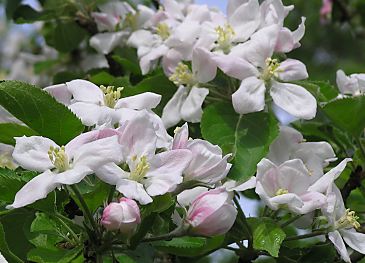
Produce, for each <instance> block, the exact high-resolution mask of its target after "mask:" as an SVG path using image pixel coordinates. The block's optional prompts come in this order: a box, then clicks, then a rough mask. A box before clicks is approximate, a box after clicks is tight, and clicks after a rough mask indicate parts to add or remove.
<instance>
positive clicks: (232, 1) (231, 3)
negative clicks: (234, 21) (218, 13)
mask: <svg viewBox="0 0 365 263" xmlns="http://www.w3.org/2000/svg"><path fill="white" fill-rule="evenodd" d="M247 2H248V0H228V4H227V16H228V17H230V16H231V15H232V14H233V13H234V12H235V11H236V10H237V8H238V7H240V6H241V5H243V4H245V3H247Z"/></svg>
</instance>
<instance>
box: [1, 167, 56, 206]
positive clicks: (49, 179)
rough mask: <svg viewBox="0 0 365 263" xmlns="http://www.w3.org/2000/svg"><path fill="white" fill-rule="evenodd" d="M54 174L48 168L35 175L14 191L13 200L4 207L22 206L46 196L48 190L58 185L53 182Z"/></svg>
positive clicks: (50, 190)
mask: <svg viewBox="0 0 365 263" xmlns="http://www.w3.org/2000/svg"><path fill="white" fill-rule="evenodd" d="M56 176H57V174H54V173H52V172H51V171H50V170H47V171H45V172H44V173H42V174H40V175H37V176H36V177H34V178H33V179H32V180H30V181H29V182H28V183H27V184H26V185H24V186H23V187H22V188H21V189H20V190H19V191H18V192H17V193H16V195H15V199H14V202H13V203H12V204H11V205H8V206H7V207H6V208H7V209H12V208H19V207H24V206H26V205H29V204H32V203H34V202H35V201H37V200H40V199H43V198H46V197H47V195H48V194H49V193H50V192H52V191H53V190H54V189H56V187H57V186H59V184H58V183H56V182H55V179H56Z"/></svg>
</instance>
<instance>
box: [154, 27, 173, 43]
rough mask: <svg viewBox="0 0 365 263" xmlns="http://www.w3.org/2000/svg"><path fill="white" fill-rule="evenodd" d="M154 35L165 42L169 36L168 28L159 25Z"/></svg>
mask: <svg viewBox="0 0 365 263" xmlns="http://www.w3.org/2000/svg"><path fill="white" fill-rule="evenodd" d="M156 33H157V35H159V36H160V37H161V38H162V40H166V39H168V38H169V36H170V28H169V26H168V25H167V24H166V23H159V24H158V25H157V28H156Z"/></svg>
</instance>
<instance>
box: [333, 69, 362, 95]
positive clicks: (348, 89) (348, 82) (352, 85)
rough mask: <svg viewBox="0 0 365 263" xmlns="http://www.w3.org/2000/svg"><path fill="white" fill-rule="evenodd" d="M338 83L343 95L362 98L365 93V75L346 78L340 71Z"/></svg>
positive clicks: (352, 75)
mask: <svg viewBox="0 0 365 263" xmlns="http://www.w3.org/2000/svg"><path fill="white" fill-rule="evenodd" d="M336 82H337V86H338V89H339V90H340V92H341V93H342V94H343V95H352V96H360V95H363V94H364V93H365V74H351V75H350V76H346V75H345V73H344V72H343V71H342V70H338V71H337V78H336Z"/></svg>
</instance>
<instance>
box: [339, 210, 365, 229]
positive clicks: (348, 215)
mask: <svg viewBox="0 0 365 263" xmlns="http://www.w3.org/2000/svg"><path fill="white" fill-rule="evenodd" d="M357 220H359V217H358V216H356V214H355V211H351V210H350V209H346V212H345V214H344V215H343V216H342V217H341V218H340V219H339V220H337V221H336V223H335V228H336V229H341V228H353V227H354V228H356V229H358V228H360V226H361V225H360V223H359V222H358V221H357Z"/></svg>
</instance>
